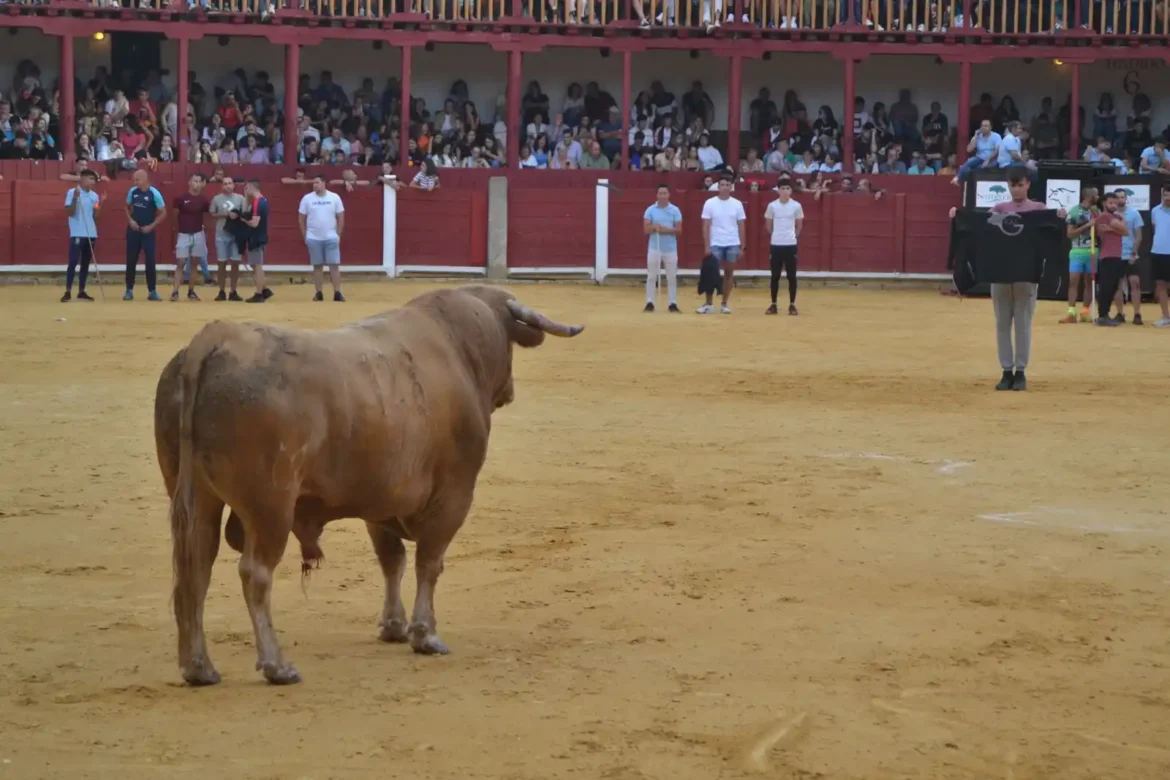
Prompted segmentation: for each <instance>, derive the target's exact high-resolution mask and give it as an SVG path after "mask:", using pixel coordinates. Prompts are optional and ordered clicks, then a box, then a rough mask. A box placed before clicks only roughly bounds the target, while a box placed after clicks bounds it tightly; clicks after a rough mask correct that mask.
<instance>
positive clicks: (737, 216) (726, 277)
mask: <svg viewBox="0 0 1170 780" xmlns="http://www.w3.org/2000/svg"><path fill="white" fill-rule="evenodd" d="M731 185H732V181H731V177H730V176H724V177H723V178H722V179H720V180H719V194H718V195H716V196H715V197H714V198H711V199H710V200H708V201H707V202H706V203H704V204H703V243H704V244H706V246H707V254H709V255H711V256H712V257H714V258H715V260H716V261H717V262H718V263H719V268H720V269H721V270H722V271H723V305H722V306H721V307H720V309H719V310H720V311H721V312H722V313H724V314H731V307H730V306H728V305H727V300H728V299H729V298H730V297H731V283H732V279H733V278H734V276H735V261H736V260H738V259H739V256H740V255H741V254H743V250H744V247H745V246H746V245H747V238H746V233H745V231H744V227H745V224H746V222H747V213H746V212H744V210H743V204H742V203H741V202H739V201H738V200H736V199H735V198H733V197H731ZM713 311H715V308H714V306H713V302H712V297H711V292H710V291H708V292H707V302H706V303H704V304H703V305H702V306H700V307H699V314H710V313H711V312H713Z"/></svg>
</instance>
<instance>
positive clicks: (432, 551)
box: [410, 487, 472, 655]
mask: <svg viewBox="0 0 1170 780" xmlns="http://www.w3.org/2000/svg"><path fill="white" fill-rule="evenodd" d="M471 495H472V488H471V487H468V488H467V489H465V490H457V491H456V490H448V491H445V492H442V493H440V494H439V495H437V496H436V497H435V498H432V499H431V504H430V506H428V507H427V508H426V510H424V511H423V512H422V514H421V515H420V516H418V517H416V518H412V520H411V523H410V527H411V528H416V529H418V531H417V533H416V535H415V536H416V538H417V539H418V547H417V549H416V550H415V561H414V569H415V575H416V577H417V578H418V591H417V593H416V594H415V598H414V613H413V614H412V615H411V618H410V646H411V647H412V648H414V652H416V653H423V654H424V655H446V654H447V653H448V652H450V651H449V650H448V649H447V646H446V645H445V644H443V640H441V639H439V635H438V634H436V633H435V629H436V628H437V627H438V621H436V619H435V586H436V584H437V583H438V581H439V575H440V574H442V573H443V556H444V555H446V553H447V546H448V545H450V544H451V540H452V539H454V538H455V532H456V531H458V530H459V527H460V526H461V525H463V520H464V519H465V518H466V517H467V510H468V509H470V508H471Z"/></svg>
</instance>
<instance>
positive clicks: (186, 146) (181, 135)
mask: <svg viewBox="0 0 1170 780" xmlns="http://www.w3.org/2000/svg"><path fill="white" fill-rule="evenodd" d="M190 60H191V41H190V39H188V38H180V39H179V67H178V68H177V69H176V70H178V72H179V73H178V80H179V83H178V84H177V85H176V87H177V88H176V90H175V103H176V104H177V107H178V109H179V110H178V111H177V112H176V113H175V117H176V118H175V137H174V138H172V139H171V140H172V141H174V142H175V144H174V147H175V159H176V160H178V161H179V162H188V161H189V160H190V159H191V139H190V137H189V136H188V134H187V102H188V101H189V100H190V98H189V97H188V95H187V90H188V83H187V82H188V79H187V71H188V70H190V69H191V62H190ZM282 132H283V131H282ZM284 148H285V149H288V148H289V146H288V143H287V142H286V143H285V145H284Z"/></svg>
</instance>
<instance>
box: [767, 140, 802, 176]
mask: <svg viewBox="0 0 1170 780" xmlns="http://www.w3.org/2000/svg"><path fill="white" fill-rule="evenodd" d="M797 159H798V158H797V156H796V155H795V154H793V153H792V152H791V150H790V148H789V144H788V140H787V139H785V138H777V139H776V142H775V143H774V144H773V145H772V151H770V152H768V157H767V160H766V161H765V164H764V170H765V171H766V172H768V173H792V172H793V166H795V165H796V161H797Z"/></svg>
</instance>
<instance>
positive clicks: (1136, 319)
mask: <svg viewBox="0 0 1170 780" xmlns="http://www.w3.org/2000/svg"><path fill="white" fill-rule="evenodd" d="M77 297H78V298H80V297H81V296H80V295H79V296H77ZM1133 324H1134V325H1144V324H1145V323H1143V322H1142V315H1140V314H1135V315H1133Z"/></svg>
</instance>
